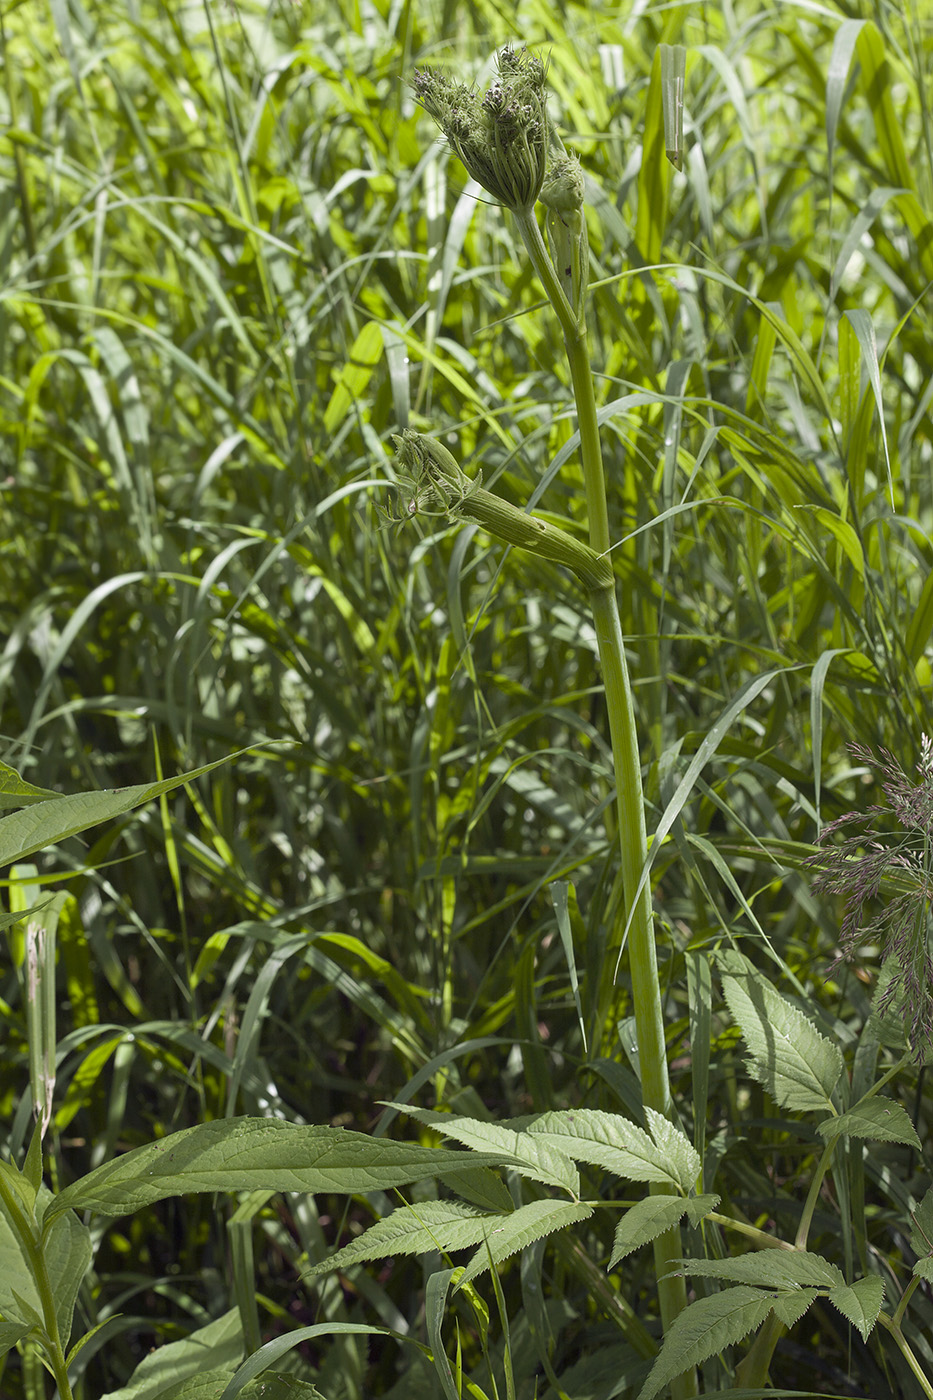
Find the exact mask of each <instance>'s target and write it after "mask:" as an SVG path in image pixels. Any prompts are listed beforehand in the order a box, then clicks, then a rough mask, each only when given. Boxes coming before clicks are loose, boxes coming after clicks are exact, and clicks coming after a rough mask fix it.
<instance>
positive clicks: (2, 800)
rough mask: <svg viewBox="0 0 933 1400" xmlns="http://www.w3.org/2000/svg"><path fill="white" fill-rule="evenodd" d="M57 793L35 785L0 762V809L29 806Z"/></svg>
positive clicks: (55, 795)
mask: <svg viewBox="0 0 933 1400" xmlns="http://www.w3.org/2000/svg"><path fill="white" fill-rule="evenodd" d="M57 796H58V793H56V792H51V791H50V790H49V789H48V788H40V787H35V786H34V785H33V784H32V783H27V781H26V779H25V778H21V777H20V775H19V774H18V773H17V771H16V769H15V768H10V767H9V766H8V765H7V764H6V763H0V809H3V808H4V807H30V806H32V804H33V803H34V802H45V801H46V800H47V799H48V798H50V797H57Z"/></svg>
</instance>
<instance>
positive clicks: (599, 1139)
mask: <svg viewBox="0 0 933 1400" xmlns="http://www.w3.org/2000/svg"><path fill="white" fill-rule="evenodd" d="M656 1119H657V1121H656ZM515 1121H516V1123H519V1122H520V1123H523V1125H524V1127H525V1130H526V1132H527V1134H528V1135H529V1137H535V1138H540V1139H542V1140H543V1141H544V1142H547V1143H549V1144H550V1145H551V1146H552V1147H555V1148H557V1149H558V1150H559V1151H560V1152H562V1153H564V1154H566V1156H568V1157H572V1158H573V1160H574V1161H576V1162H589V1163H591V1164H592V1165H593V1166H596V1167H602V1168H603V1169H604V1170H605V1171H608V1172H613V1173H614V1174H615V1175H616V1176H621V1177H625V1178H626V1179H627V1180H629V1181H660V1182H670V1183H672V1184H674V1185H676V1186H679V1187H680V1188H681V1189H682V1190H684V1191H686V1190H689V1189H690V1187H691V1186H692V1185H693V1182H694V1180H695V1178H696V1174H697V1172H698V1171H699V1164H700V1159H699V1157H698V1156H697V1154H696V1152H695V1150H694V1148H693V1147H692V1146H691V1144H690V1143H689V1142H688V1140H687V1139H686V1138H685V1137H684V1136H683V1134H681V1133H678V1132H677V1129H676V1128H671V1129H670V1133H668V1128H669V1127H670V1125H669V1124H668V1123H667V1120H666V1119H663V1118H661V1116H660V1115H656V1118H655V1117H652V1116H649V1127H650V1128H651V1131H652V1136H650V1137H649V1135H648V1134H647V1133H646V1132H645V1131H644V1129H643V1128H639V1127H638V1126H637V1124H635V1123H632V1122H631V1121H630V1120H629V1119H628V1118H624V1117H623V1116H622V1115H621V1114H619V1113H607V1112H606V1111H605V1110H604V1109H599V1108H580V1109H571V1110H566V1111H565V1110H560V1111H557V1110H555V1111H554V1112H551V1113H542V1114H540V1115H539V1116H538V1117H536V1118H531V1119H518V1120H515ZM661 1124H663V1125H664V1126H663V1127H661V1126H660V1125H661Z"/></svg>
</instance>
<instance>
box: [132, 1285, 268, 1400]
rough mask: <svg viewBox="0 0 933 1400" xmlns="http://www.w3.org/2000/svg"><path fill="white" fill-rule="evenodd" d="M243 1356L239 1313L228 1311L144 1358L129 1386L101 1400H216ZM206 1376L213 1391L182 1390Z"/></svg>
mask: <svg viewBox="0 0 933 1400" xmlns="http://www.w3.org/2000/svg"><path fill="white" fill-rule="evenodd" d="M242 1355H243V1332H242V1327H241V1324H240V1314H239V1311H238V1309H236V1308H231V1309H230V1310H229V1311H228V1312H225V1313H224V1314H223V1316H222V1317H218V1318H215V1319H214V1321H213V1322H209V1323H208V1324H207V1325H206V1326H205V1327H199V1328H198V1329H197V1331H196V1332H191V1333H190V1334H189V1335H188V1336H187V1337H183V1338H182V1340H181V1341H180V1342H169V1343H168V1344H167V1345H166V1346H162V1347H157V1348H156V1349H155V1351H151V1352H150V1353H149V1355H148V1356H144V1357H143V1359H142V1361H140V1363H139V1365H138V1366H137V1367H136V1370H135V1371H134V1372H133V1374H132V1376H131V1377H130V1380H129V1382H128V1384H126V1385H125V1386H121V1387H120V1389H119V1390H112V1391H110V1392H109V1394H107V1395H106V1396H104V1400H156V1397H159V1400H163V1397H167V1396H168V1395H171V1396H172V1397H173V1400H180V1397H182V1396H184V1397H185V1400H201V1396H202V1394H203V1400H215V1397H217V1396H219V1395H221V1394H222V1392H223V1389H224V1386H225V1385H226V1384H227V1383H228V1381H229V1380H230V1377H231V1375H232V1373H233V1371H234V1369H235V1367H236V1365H237V1363H238V1362H239V1361H240V1359H241V1357H242ZM205 1372H213V1373H214V1374H213V1376H212V1377H211V1378H210V1379H211V1385H212V1387H213V1388H212V1389H208V1390H205V1391H203V1392H202V1391H199V1390H197V1388H194V1389H191V1388H189V1389H188V1390H181V1389H180V1388H179V1387H180V1386H181V1385H182V1384H183V1383H185V1382H186V1381H189V1380H190V1381H192V1382H194V1381H196V1380H197V1379H198V1378H201V1379H203V1380H207V1379H208V1377H207V1376H206V1375H205V1374H204V1373H205Z"/></svg>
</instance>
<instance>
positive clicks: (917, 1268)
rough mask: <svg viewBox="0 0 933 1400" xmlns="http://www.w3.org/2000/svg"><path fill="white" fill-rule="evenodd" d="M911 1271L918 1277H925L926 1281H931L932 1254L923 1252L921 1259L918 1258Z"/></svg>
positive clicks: (932, 1271) (932, 1275)
mask: <svg viewBox="0 0 933 1400" xmlns="http://www.w3.org/2000/svg"><path fill="white" fill-rule="evenodd" d="M913 1271H914V1273H915V1274H916V1275H917V1277H918V1278H922V1279H926V1281H927V1283H933V1255H929V1254H925V1255H924V1256H923V1258H922V1259H918V1260H917V1262H916V1264H915V1265H914V1268H913Z"/></svg>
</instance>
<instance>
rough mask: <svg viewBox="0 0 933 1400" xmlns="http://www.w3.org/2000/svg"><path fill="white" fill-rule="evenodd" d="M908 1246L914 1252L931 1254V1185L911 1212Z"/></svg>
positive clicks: (932, 1201)
mask: <svg viewBox="0 0 933 1400" xmlns="http://www.w3.org/2000/svg"><path fill="white" fill-rule="evenodd" d="M910 1247H911V1249H912V1250H913V1252H914V1254H920V1255H925V1254H933V1186H931V1187H930V1189H929V1191H928V1192H927V1193H926V1195H925V1196H924V1198H923V1200H922V1201H921V1202H920V1204H919V1205H918V1207H917V1209H916V1210H915V1211H913V1212H912V1214H911V1231H910Z"/></svg>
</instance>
